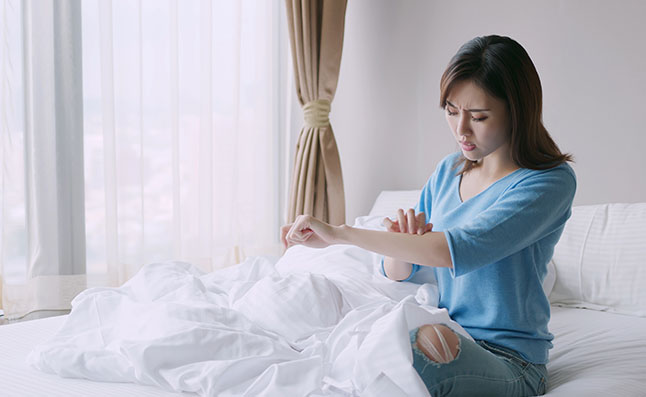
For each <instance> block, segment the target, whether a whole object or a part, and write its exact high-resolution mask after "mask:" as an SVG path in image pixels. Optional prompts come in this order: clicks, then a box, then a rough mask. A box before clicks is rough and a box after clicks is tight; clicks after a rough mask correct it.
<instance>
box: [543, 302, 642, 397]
mask: <svg viewBox="0 0 646 397" xmlns="http://www.w3.org/2000/svg"><path fill="white" fill-rule="evenodd" d="M549 328H550V332H552V333H553V334H554V336H555V338H554V341H553V344H554V348H552V349H551V350H550V362H549V364H548V366H547V369H548V372H549V376H550V378H549V382H548V393H547V394H546V395H547V396H550V397H570V396H587V397H596V396H599V397H601V396H604V397H605V396H622V397H643V396H646V318H643V317H635V316H626V315H621V314H614V313H608V312H601V311H597V310H588V309H574V308H563V307H555V306H552V319H551V321H550V326H549Z"/></svg>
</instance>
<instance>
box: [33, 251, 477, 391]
mask: <svg viewBox="0 0 646 397" xmlns="http://www.w3.org/2000/svg"><path fill="white" fill-rule="evenodd" d="M377 262H378V256H377V255H375V254H373V253H370V252H369V251H365V250H362V249H360V248H357V247H354V246H350V245H334V246H330V247H328V248H325V249H311V248H306V247H303V246H295V247H292V248H290V249H289V250H288V251H287V252H286V253H285V255H283V256H282V257H281V258H280V259H278V260H272V259H271V258H269V257H252V258H248V259H247V260H246V261H244V262H242V263H240V264H238V265H235V266H231V267H228V268H224V269H221V270H218V271H215V272H212V273H204V272H202V271H201V270H199V269H198V268H197V267H195V266H193V265H191V264H188V263H182V262H166V263H154V264H149V265H146V266H144V267H143V268H142V269H141V270H140V271H139V272H138V273H137V274H136V275H135V276H134V277H133V278H132V279H130V280H129V281H128V282H126V283H125V284H124V285H123V286H121V287H120V288H91V289H88V290H85V291H84V292H82V293H81V294H79V295H78V296H77V297H76V298H75V299H74V300H73V302H72V311H71V313H70V314H69V315H68V318H67V319H66V322H65V323H64V325H63V327H62V328H61V329H60V330H59V331H58V332H57V333H56V334H55V335H53V337H52V338H51V340H49V341H47V342H46V343H44V344H42V345H39V346H36V347H35V348H34V349H33V351H32V352H31V353H30V355H29V357H28V362H29V364H30V365H32V366H33V367H35V368H37V369H40V370H42V371H45V372H50V373H55V374H58V375H59V376H62V377H72V378H86V379H90V380H94V381H104V382H135V383H141V384H146V385H154V386H158V387H161V388H164V389H167V390H173V391H184V392H194V393H198V394H199V395H203V396H254V397H256V396H368V397H370V396H384V395H388V396H407V395H408V396H425V395H428V391H427V390H426V388H425V386H424V383H423V382H422V380H421V379H420V378H419V376H418V375H417V373H416V371H415V370H414V368H413V367H412V365H411V364H412V351H411V346H410V341H409V335H408V331H409V330H411V329H413V328H415V327H418V326H421V325H423V324H428V323H444V324H447V325H448V326H450V327H451V328H452V329H454V330H455V331H456V332H459V333H461V334H462V335H464V336H466V337H468V338H470V337H469V335H468V334H467V333H466V332H465V331H464V329H462V327H460V326H459V325H458V324H457V323H455V322H454V321H452V320H451V319H450V318H449V316H448V314H447V312H446V310H445V309H438V308H437V307H434V306H436V305H437V287H436V286H435V285H434V284H422V285H417V284H412V283H408V282H403V283H398V282H393V281H391V280H388V279H386V278H384V277H383V276H381V275H380V274H378V272H377V271H376V270H375V269H376V266H377Z"/></svg>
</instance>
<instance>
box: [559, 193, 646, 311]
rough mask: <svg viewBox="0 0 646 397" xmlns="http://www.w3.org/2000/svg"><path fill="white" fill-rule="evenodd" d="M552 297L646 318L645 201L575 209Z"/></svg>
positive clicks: (565, 303) (561, 250)
mask: <svg viewBox="0 0 646 397" xmlns="http://www.w3.org/2000/svg"><path fill="white" fill-rule="evenodd" d="M552 260H553V262H554V265H555V267H556V282H555V284H554V288H553V290H552V293H551V295H550V302H552V303H554V304H557V305H562V306H571V307H582V308H587V309H596V310H604V311H610V312H615V313H621V314H629V315H635V316H641V317H646V203H636V204H600V205H587V206H578V207H574V208H572V216H571V217H570V219H569V220H568V221H567V223H566V224H565V229H564V231H563V235H562V236H561V239H560V240H559V242H558V244H557V245H556V247H555V249H554V256H553V259H552Z"/></svg>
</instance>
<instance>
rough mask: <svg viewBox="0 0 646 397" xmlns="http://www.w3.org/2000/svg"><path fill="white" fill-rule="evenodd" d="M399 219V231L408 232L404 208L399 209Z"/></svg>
mask: <svg viewBox="0 0 646 397" xmlns="http://www.w3.org/2000/svg"><path fill="white" fill-rule="evenodd" d="M397 220H398V221H399V231H400V232H401V233H407V232H408V226H407V223H406V215H405V214H404V210H403V209H401V208H400V209H398V210H397Z"/></svg>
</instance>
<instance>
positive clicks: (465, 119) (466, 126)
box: [457, 113, 471, 136]
mask: <svg viewBox="0 0 646 397" xmlns="http://www.w3.org/2000/svg"><path fill="white" fill-rule="evenodd" d="M469 117H470V116H469V115H466V114H464V113H462V114H461V115H460V119H459V120H458V130H457V133H458V135H460V136H462V135H471V124H470V119H469Z"/></svg>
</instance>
